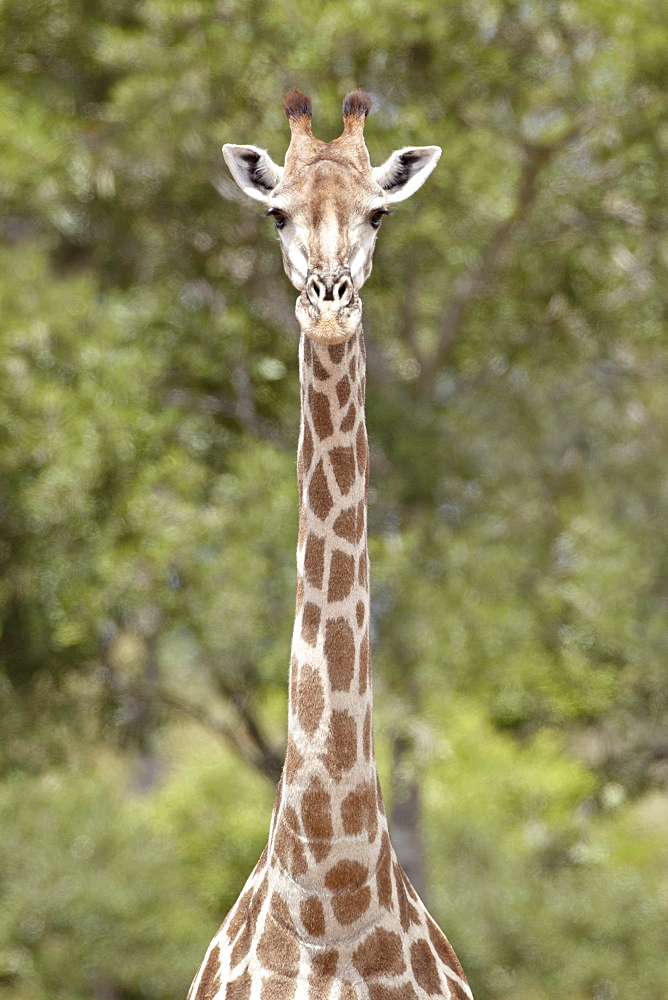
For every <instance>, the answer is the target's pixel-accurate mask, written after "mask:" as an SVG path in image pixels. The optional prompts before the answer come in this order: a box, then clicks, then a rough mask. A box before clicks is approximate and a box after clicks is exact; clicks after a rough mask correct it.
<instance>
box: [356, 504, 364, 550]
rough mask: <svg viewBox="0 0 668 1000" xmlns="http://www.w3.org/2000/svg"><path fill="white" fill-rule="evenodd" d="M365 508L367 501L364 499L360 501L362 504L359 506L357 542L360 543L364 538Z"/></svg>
mask: <svg viewBox="0 0 668 1000" xmlns="http://www.w3.org/2000/svg"><path fill="white" fill-rule="evenodd" d="M365 506H366V501H365V500H363V499H362V500H360V502H359V503H358V505H357V537H356V541H358V542H359V541H360V539H361V537H362V533H363V531H364V516H365V514H366V511H365Z"/></svg>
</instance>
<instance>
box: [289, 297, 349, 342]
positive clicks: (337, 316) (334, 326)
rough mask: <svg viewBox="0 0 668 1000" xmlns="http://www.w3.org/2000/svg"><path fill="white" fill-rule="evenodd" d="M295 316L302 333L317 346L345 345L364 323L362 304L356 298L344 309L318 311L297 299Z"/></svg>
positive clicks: (300, 298)
mask: <svg viewBox="0 0 668 1000" xmlns="http://www.w3.org/2000/svg"><path fill="white" fill-rule="evenodd" d="M295 315H296V317H297V322H298V323H299V327H300V329H301V331H302V333H303V334H304V335H305V336H306V337H308V338H309V339H310V340H314V341H315V342H316V343H317V344H343V343H344V342H345V341H346V340H350V338H351V337H353V336H354V335H355V333H357V331H358V329H359V327H360V324H361V322H362V302H361V300H360V299H359V298H357V297H356V299H355V301H354V302H353V303H351V305H350V306H346V307H345V308H344V309H337V310H333V309H332V310H329V309H327V310H325V309H322V308H321V309H320V310H319V311H316V310H315V309H314V308H313V307H312V306H310V305H308V306H306V305H304V302H303V299H302V296H301V295H300V296H299V298H298V299H297V305H296V306H295Z"/></svg>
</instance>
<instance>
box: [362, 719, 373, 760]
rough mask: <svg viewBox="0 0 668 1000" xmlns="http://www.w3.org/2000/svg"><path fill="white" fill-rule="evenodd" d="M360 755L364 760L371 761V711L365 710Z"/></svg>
mask: <svg viewBox="0 0 668 1000" xmlns="http://www.w3.org/2000/svg"><path fill="white" fill-rule="evenodd" d="M362 753H363V754H364V758H365V760H370V759H371V709H370V708H367V710H366V713H365V715H364V725H363V727H362Z"/></svg>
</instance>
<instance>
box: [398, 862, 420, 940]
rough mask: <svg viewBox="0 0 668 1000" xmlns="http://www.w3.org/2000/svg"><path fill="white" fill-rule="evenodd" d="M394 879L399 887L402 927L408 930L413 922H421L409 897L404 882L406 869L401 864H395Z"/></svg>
mask: <svg viewBox="0 0 668 1000" xmlns="http://www.w3.org/2000/svg"><path fill="white" fill-rule="evenodd" d="M393 871H394V881H395V885H396V888H397V903H398V904H399V922H400V924H401V929H402V930H403V931H407V930H408V928H409V927H410V925H411V924H417V923H419V922H420V918H419V916H418V912H417V910H416V909H415V907H414V906H413V904H412V903H411V902H410V901H409V899H408V894H407V892H406V886H405V884H404V877H405V876H404V871H403V868H402V867H401V865H399V864H394V865H393Z"/></svg>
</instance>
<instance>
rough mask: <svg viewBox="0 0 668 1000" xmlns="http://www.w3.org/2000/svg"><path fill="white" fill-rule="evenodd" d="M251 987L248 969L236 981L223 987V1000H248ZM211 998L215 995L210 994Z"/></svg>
mask: <svg viewBox="0 0 668 1000" xmlns="http://www.w3.org/2000/svg"><path fill="white" fill-rule="evenodd" d="M251 986H252V980H251V976H250V972H249V971H248V969H245V970H244V972H243V973H242V974H241V975H240V976H239V977H238V978H237V979H233V980H232V981H231V982H229V983H228V984H227V986H226V987H225V1000H248V998H249V997H250V992H251ZM211 996H212V997H213V996H215V993H212V994H211ZM202 1000H205V998H202Z"/></svg>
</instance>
